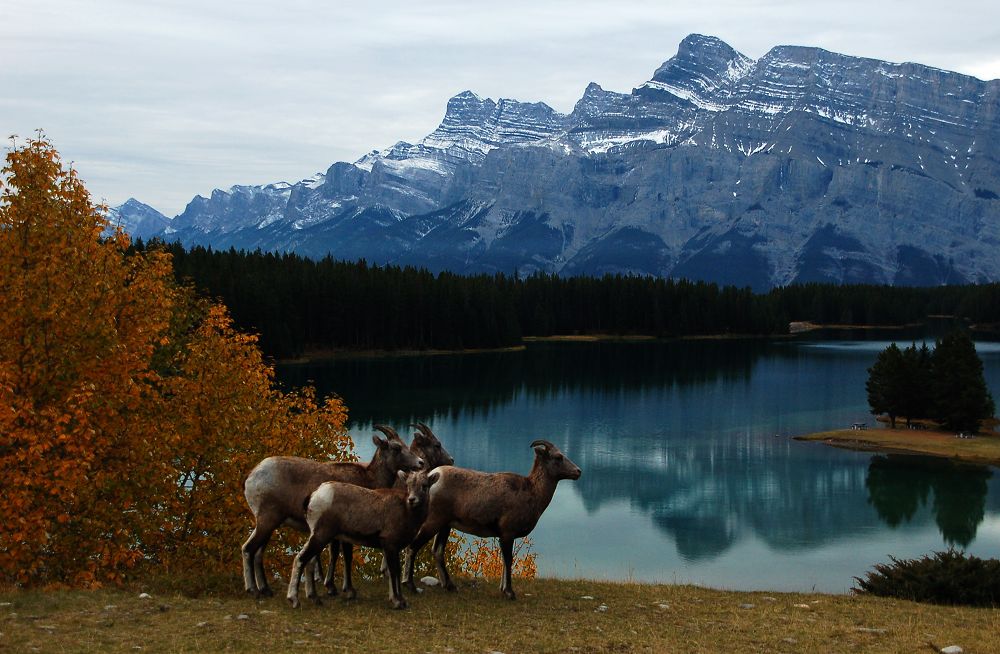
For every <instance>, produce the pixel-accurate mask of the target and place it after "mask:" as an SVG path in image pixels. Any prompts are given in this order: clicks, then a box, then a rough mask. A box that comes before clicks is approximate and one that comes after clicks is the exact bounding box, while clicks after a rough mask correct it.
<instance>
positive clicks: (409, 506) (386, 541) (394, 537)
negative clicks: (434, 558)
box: [287, 470, 439, 609]
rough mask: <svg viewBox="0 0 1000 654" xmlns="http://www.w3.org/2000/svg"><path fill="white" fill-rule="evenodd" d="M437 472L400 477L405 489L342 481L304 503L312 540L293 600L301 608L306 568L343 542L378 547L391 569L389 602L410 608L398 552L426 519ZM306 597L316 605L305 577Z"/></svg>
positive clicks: (296, 572)
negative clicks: (329, 545) (402, 584)
mask: <svg viewBox="0 0 1000 654" xmlns="http://www.w3.org/2000/svg"><path fill="white" fill-rule="evenodd" d="M438 474H439V473H437V472H431V473H428V472H427V471H426V470H421V471H419V472H413V473H405V472H403V471H400V472H399V478H400V480H402V481H403V483H404V487H403V488H397V487H393V488H377V489H375V490H370V489H367V488H362V487H360V486H353V485H351V484H343V483H341V482H337V481H328V482H326V483H324V484H320V486H319V488H317V489H316V490H315V491H314V492H313V493H312V495H310V496H309V498H308V499H307V500H306V502H305V516H306V523H307V524H308V525H309V540H307V541H306V544H305V545H304V546H303V547H302V549H301V550H300V551H299V553H298V554H297V555H296V556H295V563H294V564H293V565H292V574H291V577H290V578H289V581H288V595H287V597H288V601H289V602H291V604H292V606H293V607H296V608H297V607H298V606H299V582H300V581H301V579H302V569H303V566H305V565H306V564H308V563H309V562H311V561H312V560H313V559H314V558H315V557H316V556H317V555H319V553H320V552H322V551H323V548H324V547H326V545H327V543H330V542H332V541H333V540H334V539H339V540H341V541H343V542H345V543H356V544H358V545H367V546H368V547H378V548H381V549H382V552H383V553H384V554H385V559H386V562H387V563H388V565H389V601H390V602H392V607H393V608H394V609H405V608H406V600H405V599H404V598H403V593H402V591H401V588H400V583H399V572H400V570H399V552H400V550H402V549H403V548H404V547H406V545H408V544H409V543H410V541H411V540H413V537H414V536H415V535H416V533H417V531H418V530H419V529H420V525H421V524H423V522H424V518H425V517H426V516H427V504H428V502H427V491H428V489H429V488H431V486H432V485H433V484H434V483H435V482H436V481H437V479H438ZM306 595H307V596H308V597H309V598H310V599H312V600H313V601H314V602H316V603H317V604H319V603H320V599H319V596H317V595H316V581H315V579H313V576H312V575H311V574H310V575H307V576H306Z"/></svg>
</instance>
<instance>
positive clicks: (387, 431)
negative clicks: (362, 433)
mask: <svg viewBox="0 0 1000 654" xmlns="http://www.w3.org/2000/svg"><path fill="white" fill-rule="evenodd" d="M372 429H377V430H378V431H380V432H382V433H383V434H385V435H386V436H387V437H389V438H390V439H392V440H397V441H401V440H403V439H401V438H400V437H399V434H397V433H396V430H395V429H393V428H392V427H386V426H385V425H372Z"/></svg>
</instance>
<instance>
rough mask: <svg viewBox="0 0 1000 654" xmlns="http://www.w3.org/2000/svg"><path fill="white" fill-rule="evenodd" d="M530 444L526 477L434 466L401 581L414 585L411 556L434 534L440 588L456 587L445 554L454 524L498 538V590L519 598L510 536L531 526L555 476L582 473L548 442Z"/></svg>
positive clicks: (521, 534) (521, 533)
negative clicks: (425, 505) (500, 566)
mask: <svg viewBox="0 0 1000 654" xmlns="http://www.w3.org/2000/svg"><path fill="white" fill-rule="evenodd" d="M531 447H533V448H534V450H535V463H534V465H532V467H531V472H530V473H529V474H528V476H527V477H523V476H521V475H518V474H515V473H513V472H497V473H486V472H479V471H476V470H468V469H466V468H455V467H452V466H443V467H440V468H437V469H436V470H435V471H434V472H436V473H438V474H439V475H440V478H439V480H438V482H437V484H435V485H434V488H433V489H432V490H431V494H430V507H429V508H428V514H427V519H426V520H425V521H424V524H423V526H422V527H421V528H420V531H419V532H418V533H417V536H416V537H415V538H414V539H413V542H412V543H411V544H410V546H409V547H408V548H406V569H405V571H404V573H403V583H404V584H406V585H407V586H408V587H409V588H410V589H411V590H416V584H415V583H414V582H413V562H414V559H415V558H416V556H417V552H419V551H420V548H421V547H423V546H424V544H425V543H426V542H427V541H428V540H430V539H431V538H432V537H433V538H434V562H435V563H436V564H437V569H438V579H439V580H440V581H441V585H442V586H444V588H446V589H448V590H455V584H454V583H453V582H452V581H451V577H450V576H449V575H448V570H447V568H446V567H445V560H444V550H445V545H446V544H447V542H448V532H449V531H450V530H451V529H452V528H454V529H458V530H459V531H464V532H466V533H469V534H473V535H475V536H482V537H490V536H496V537H497V538H499V539H500V554H501V555H502V556H503V577H502V578H501V580H500V590H501V592H503V594H504V596H505V597H507V599H517V596H516V595H515V594H514V589H513V588H512V587H511V565H512V564H513V559H514V539H516V538H523V537H524V536H527V535H528V534H530V533H531V530H532V529H534V528H535V524H536V523H537V522H538V518H539V517H541V515H542V512H543V511H545V508H546V507H547V506H548V505H549V502H550V501H551V500H552V495H553V493H555V490H556V484H557V483H559V480H561V479H579V478H580V468H579V467H577V465H576V464H575V463H573V462H572V461H570V460H569V458H567V457H566V456H564V455H563V453H562V452H560V451H559V448H557V447H556V446H555V445H553V444H552V443H550V442H548V441H543V440H537V441H535V442H533V443H532V444H531Z"/></svg>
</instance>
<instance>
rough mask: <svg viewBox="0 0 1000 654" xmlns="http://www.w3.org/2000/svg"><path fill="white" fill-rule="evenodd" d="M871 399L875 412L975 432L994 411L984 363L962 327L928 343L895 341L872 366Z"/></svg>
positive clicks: (893, 421) (891, 419)
mask: <svg viewBox="0 0 1000 654" xmlns="http://www.w3.org/2000/svg"><path fill="white" fill-rule="evenodd" d="M865 390H866V391H867V392H868V404H869V406H870V407H871V410H872V413H874V414H883V413H884V414H886V415H887V416H888V417H889V424H890V426H891V427H892V428H893V429H895V428H896V418H898V417H904V418H906V424H907V426H910V425H911V424H912V421H913V420H921V419H931V420H934V421H935V422H937V423H938V424H940V425H941V426H942V427H943V428H944V429H948V430H952V431H957V432H976V431H978V430H979V425H980V422H981V421H982V420H984V419H985V418H989V417H991V416H992V415H993V411H994V404H993V397H992V396H991V395H990V392H989V389H988V388H987V386H986V379H985V377H984V376H983V362H982V360H980V358H979V355H977V354H976V347H975V344H974V343H973V341H972V339H971V338H969V336H968V335H967V334H965V333H964V332H960V331H955V332H952V333H951V334H949V335H947V336H945V337H944V338H942V339H939V340H938V341H937V343H936V345H935V347H934V350H933V351H931V350H930V349H929V348H928V347H927V345H926V344H924V345H922V346H921V347H919V348H918V347H917V346H916V345H915V344H914V345H910V346H909V347H907V348H906V349H903V350H900V349H899V347H898V346H897V345H896V344H895V343H892V344H891V345H889V347H887V348H886V349H884V350H882V352H880V353H879V355H878V357H877V358H876V359H875V363H874V365H872V367H871V368H869V369H868V381H867V382H866V384H865Z"/></svg>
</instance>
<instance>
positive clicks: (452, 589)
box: [444, 579, 458, 593]
mask: <svg viewBox="0 0 1000 654" xmlns="http://www.w3.org/2000/svg"><path fill="white" fill-rule="evenodd" d="M444 589H445V590H446V591H448V592H450V593H454V592H455V591H456V590H458V586H456V585H455V582H454V581H452V580H451V579H449V580H448V583H446V584H445V585H444Z"/></svg>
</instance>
